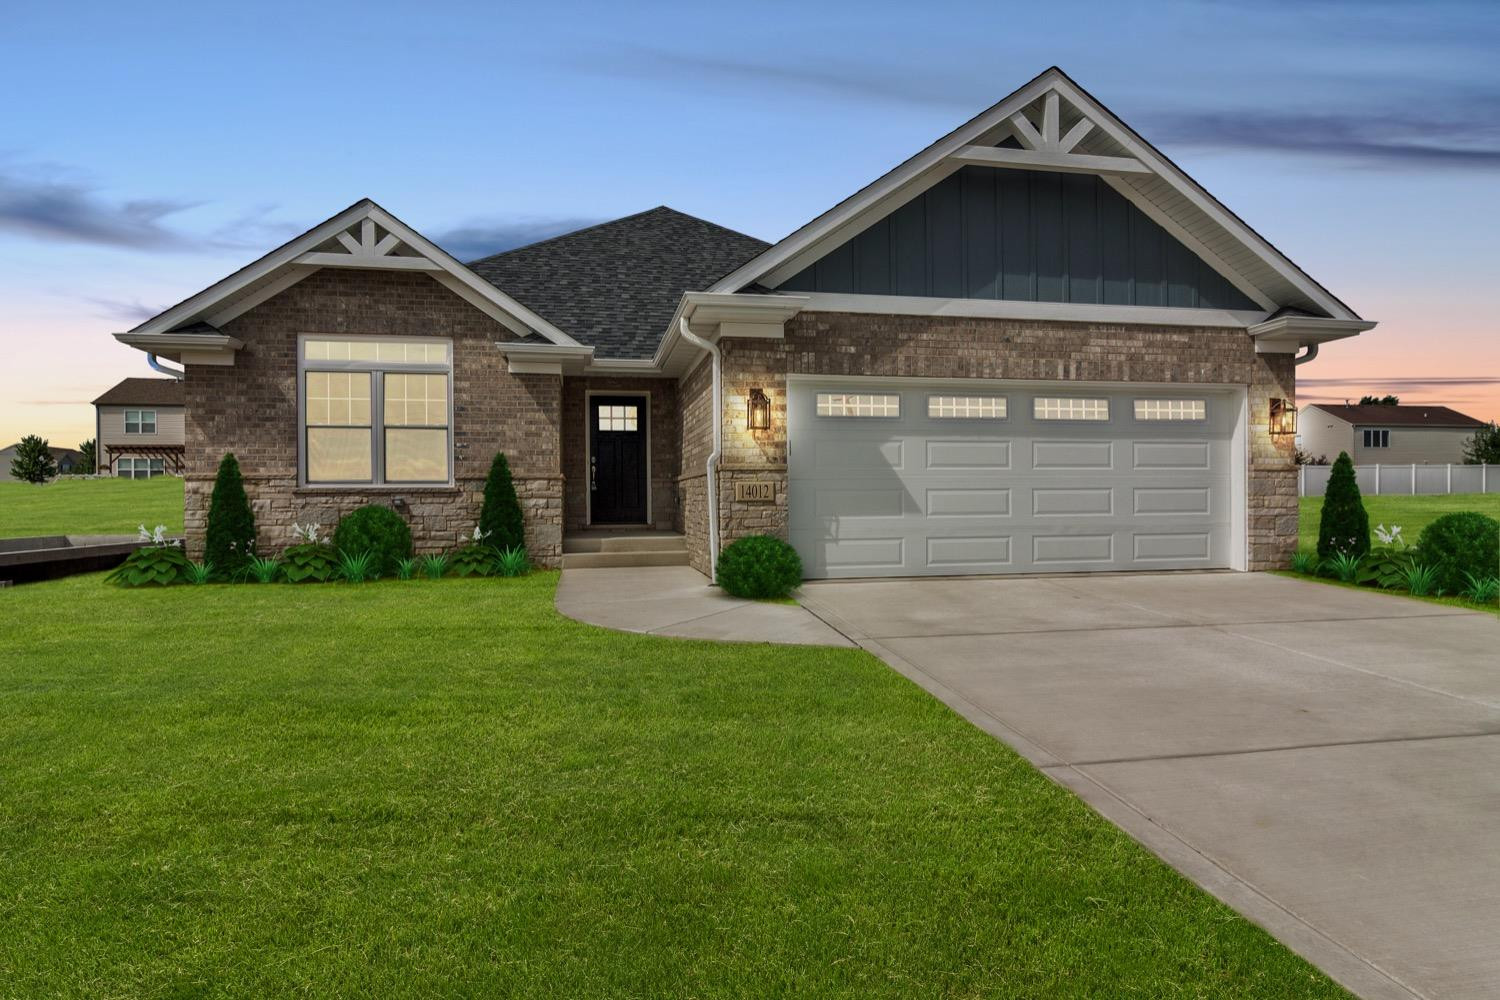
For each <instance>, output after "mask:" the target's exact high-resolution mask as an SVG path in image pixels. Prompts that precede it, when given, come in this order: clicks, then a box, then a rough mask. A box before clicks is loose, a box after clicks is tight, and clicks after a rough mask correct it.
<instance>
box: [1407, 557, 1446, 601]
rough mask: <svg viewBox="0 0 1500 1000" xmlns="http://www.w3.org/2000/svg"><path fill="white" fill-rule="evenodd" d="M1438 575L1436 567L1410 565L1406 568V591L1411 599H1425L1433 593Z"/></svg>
mask: <svg viewBox="0 0 1500 1000" xmlns="http://www.w3.org/2000/svg"><path fill="white" fill-rule="evenodd" d="M1437 580H1438V573H1437V567H1436V566H1429V565H1427V564H1426V563H1412V564H1411V565H1410V566H1408V567H1407V568H1406V578H1405V583H1406V589H1407V591H1408V592H1409V593H1410V594H1411V595H1412V596H1413V597H1426V596H1427V595H1428V594H1431V593H1434V588H1435V587H1436V586H1437Z"/></svg>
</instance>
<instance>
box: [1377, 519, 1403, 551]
mask: <svg viewBox="0 0 1500 1000" xmlns="http://www.w3.org/2000/svg"><path fill="white" fill-rule="evenodd" d="M1375 537H1376V538H1378V539H1380V542H1381V544H1382V545H1400V546H1403V547H1404V546H1405V545H1406V542H1405V540H1404V539H1402V537H1401V525H1399V524H1393V525H1391V526H1390V529H1389V530H1387V529H1386V526H1385V525H1383V524H1377V525H1376V526H1375Z"/></svg>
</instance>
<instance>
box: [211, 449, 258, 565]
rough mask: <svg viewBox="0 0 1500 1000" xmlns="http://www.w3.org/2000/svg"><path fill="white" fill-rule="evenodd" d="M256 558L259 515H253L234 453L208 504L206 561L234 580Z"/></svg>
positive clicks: (223, 464)
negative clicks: (253, 556)
mask: <svg viewBox="0 0 1500 1000" xmlns="http://www.w3.org/2000/svg"><path fill="white" fill-rule="evenodd" d="M254 554H255V515H254V514H252V513H251V512H250V498H249V497H247V496H245V482H244V480H243V479H242V478H241V477H240V463H239V462H238V461H237V460H236V459H235V457H234V454H233V453H232V452H229V453H225V455H224V458H223V459H222V460H221V461H220V462H219V472H218V475H216V476H215V477H214V492H213V496H212V497H211V498H210V499H209V502H208V530H207V531H206V532H205V539H204V546H203V561H204V562H207V563H212V564H213V567H214V572H215V573H217V574H218V575H219V576H221V577H224V578H226V579H233V578H234V577H235V576H236V575H237V574H238V573H239V572H240V571H241V570H242V569H244V568H245V565H246V564H247V563H248V562H249V561H250V557H251V556H252V555H254Z"/></svg>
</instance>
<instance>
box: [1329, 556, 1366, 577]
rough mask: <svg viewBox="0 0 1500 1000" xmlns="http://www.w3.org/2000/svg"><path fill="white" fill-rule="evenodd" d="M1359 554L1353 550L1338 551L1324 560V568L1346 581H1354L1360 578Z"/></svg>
mask: <svg viewBox="0 0 1500 1000" xmlns="http://www.w3.org/2000/svg"><path fill="white" fill-rule="evenodd" d="M1359 563H1360V558H1359V556H1357V555H1355V554H1354V553H1352V552H1338V553H1335V554H1334V555H1332V556H1330V557H1329V558H1327V559H1325V560H1323V568H1324V569H1326V570H1327V571H1328V572H1330V573H1332V574H1333V575H1334V576H1336V577H1338V578H1339V579H1340V580H1342V581H1343V582H1344V583H1354V582H1355V581H1356V580H1357V579H1358V578H1359Z"/></svg>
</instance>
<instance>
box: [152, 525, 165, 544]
mask: <svg viewBox="0 0 1500 1000" xmlns="http://www.w3.org/2000/svg"><path fill="white" fill-rule="evenodd" d="M151 540H152V541H153V542H155V543H156V544H157V545H165V544H166V543H167V526H166V525H165V524H158V525H157V526H156V530H155V531H153V532H151Z"/></svg>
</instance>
